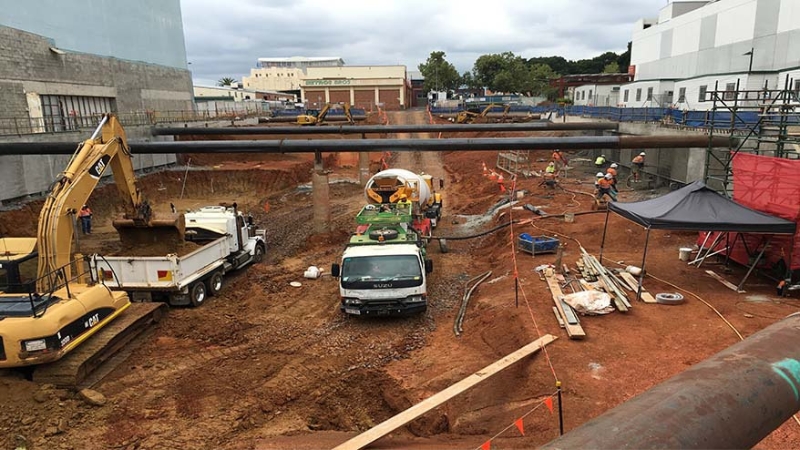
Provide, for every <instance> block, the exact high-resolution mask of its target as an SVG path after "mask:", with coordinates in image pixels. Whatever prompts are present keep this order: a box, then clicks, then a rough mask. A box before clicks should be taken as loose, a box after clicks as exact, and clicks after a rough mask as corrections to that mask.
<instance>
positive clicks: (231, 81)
mask: <svg viewBox="0 0 800 450" xmlns="http://www.w3.org/2000/svg"><path fill="white" fill-rule="evenodd" d="M234 83H238V81H236V78H231V77H222V78H220V79H219V80H217V86H230V85H232V84H234Z"/></svg>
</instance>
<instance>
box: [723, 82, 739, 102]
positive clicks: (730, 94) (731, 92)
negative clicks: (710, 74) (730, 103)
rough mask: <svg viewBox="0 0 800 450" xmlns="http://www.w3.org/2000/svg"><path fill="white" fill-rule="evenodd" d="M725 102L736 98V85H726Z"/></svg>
mask: <svg viewBox="0 0 800 450" xmlns="http://www.w3.org/2000/svg"><path fill="white" fill-rule="evenodd" d="M723 98H724V99H725V100H733V99H735V98H736V83H726V84H725V94H724V95H723Z"/></svg>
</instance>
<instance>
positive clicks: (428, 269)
mask: <svg viewBox="0 0 800 450" xmlns="http://www.w3.org/2000/svg"><path fill="white" fill-rule="evenodd" d="M431 272H433V260H432V259H426V260H425V273H431Z"/></svg>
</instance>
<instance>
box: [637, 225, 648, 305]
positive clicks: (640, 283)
mask: <svg viewBox="0 0 800 450" xmlns="http://www.w3.org/2000/svg"><path fill="white" fill-rule="evenodd" d="M649 243H650V227H647V235H646V236H645V238H644V253H643V254H642V273H640V274H639V289H638V290H637V291H636V301H639V300H641V299H642V282H643V281H644V262H645V261H646V260H647V244H649Z"/></svg>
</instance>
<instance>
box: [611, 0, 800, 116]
mask: <svg viewBox="0 0 800 450" xmlns="http://www.w3.org/2000/svg"><path fill="white" fill-rule="evenodd" d="M798 43H800V0H714V1H673V2H672V3H670V4H668V5H667V6H665V7H664V8H662V9H661V11H660V13H659V16H658V19H643V20H640V21H638V22H637V23H636V25H635V30H634V33H633V44H632V50H631V66H632V69H633V70H635V75H634V81H633V82H631V83H628V84H625V85H623V86H622V88H621V95H620V99H621V100H620V103H621V104H622V105H623V106H628V107H656V106H673V107H677V108H681V109H692V110H707V109H710V108H711V106H712V102H711V101H710V95H708V94H706V91H712V90H714V88H715V85H716V86H718V87H717V89H718V90H720V91H723V90H724V91H734V90H735V89H736V86H737V84H738V86H739V89H740V90H759V89H763V88H764V87H765V86H766V87H767V88H768V89H781V88H783V87H784V84H785V82H786V79H787V78H786V77H787V75H788V76H789V79H790V88H792V89H794V90H800V45H798ZM753 95H755V94H753ZM733 97H734V94H733V93H732V94H731V96H730V97H728V98H727V99H728V100H733ZM738 100H744V101H753V102H755V101H756V99H755V98H749V99H744V98H742V97H740V98H739V99H738Z"/></svg>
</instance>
